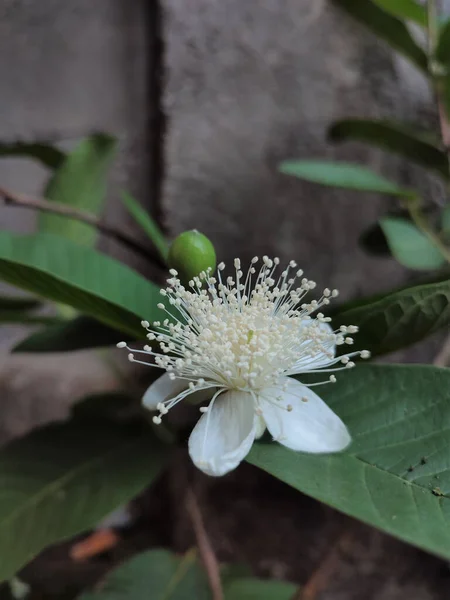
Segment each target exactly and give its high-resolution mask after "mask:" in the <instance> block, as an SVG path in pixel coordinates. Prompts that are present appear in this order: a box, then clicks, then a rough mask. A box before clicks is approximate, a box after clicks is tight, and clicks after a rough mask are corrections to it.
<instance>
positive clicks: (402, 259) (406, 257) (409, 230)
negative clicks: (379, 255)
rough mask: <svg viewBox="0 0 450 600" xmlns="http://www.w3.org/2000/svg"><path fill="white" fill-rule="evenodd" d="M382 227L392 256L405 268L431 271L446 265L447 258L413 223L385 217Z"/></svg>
mask: <svg viewBox="0 0 450 600" xmlns="http://www.w3.org/2000/svg"><path fill="white" fill-rule="evenodd" d="M380 225H381V228H382V230H383V233H384V235H385V236H386V239H387V242H388V244H389V248H390V250H391V252H392V255H393V256H394V257H395V258H396V259H397V260H398V262H399V263H400V264H402V265H403V266H405V267H408V268H409V269H417V270H419V271H429V270H432V269H439V268H440V267H442V266H444V265H445V262H446V260H445V256H443V255H442V254H441V252H440V250H439V249H438V248H437V247H436V246H435V245H434V244H433V243H432V242H431V241H430V240H429V239H428V237H427V236H426V235H425V234H424V233H422V232H421V231H420V230H419V229H417V227H416V226H415V225H414V223H411V221H408V220H407V219H401V218H399V217H383V218H382V219H380Z"/></svg>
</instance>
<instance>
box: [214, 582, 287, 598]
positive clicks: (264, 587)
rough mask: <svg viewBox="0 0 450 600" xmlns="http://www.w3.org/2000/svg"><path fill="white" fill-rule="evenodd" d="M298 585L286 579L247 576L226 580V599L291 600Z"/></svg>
mask: <svg viewBox="0 0 450 600" xmlns="http://www.w3.org/2000/svg"><path fill="white" fill-rule="evenodd" d="M297 589H298V586H295V585H294V584H293V583H286V582H284V581H274V580H265V579H255V578H251V577H249V578H245V579H235V580H232V581H229V582H225V585H224V593H225V600H291V599H292V598H293V597H294V594H295V592H296V591H297Z"/></svg>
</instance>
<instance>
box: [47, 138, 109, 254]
mask: <svg viewBox="0 0 450 600" xmlns="http://www.w3.org/2000/svg"><path fill="white" fill-rule="evenodd" d="M115 151H116V141H115V139H114V138H113V137H111V136H109V135H104V134H95V135H92V136H90V137H89V138H86V139H85V140H83V141H82V142H80V144H79V145H78V146H77V147H76V148H75V150H73V151H72V152H71V153H70V154H68V155H67V157H66V159H65V160H64V162H63V163H62V165H61V166H60V168H59V169H58V170H57V171H56V173H55V174H54V176H53V177H52V179H51V180H50V182H49V184H48V186H47V190H46V193H45V196H46V198H47V199H48V200H53V201H55V202H58V203H60V204H67V205H69V206H71V207H74V208H77V209H82V210H86V211H89V212H91V213H94V214H98V213H99V212H100V211H101V209H102V206H103V201H104V198H105V194H106V175H107V172H108V168H109V166H110V164H111V161H112V159H113V158H114V155H115ZM39 230H40V231H41V232H46V233H56V234H58V235H62V236H64V237H67V238H68V239H70V240H72V241H74V242H77V243H78V244H85V245H87V246H90V245H93V243H94V241H95V239H96V233H97V232H96V231H95V229H94V228H93V227H91V226H90V225H86V224H84V223H80V222H79V221H77V220H74V219H70V218H66V217H60V216H57V215H53V214H50V213H42V214H40V216H39Z"/></svg>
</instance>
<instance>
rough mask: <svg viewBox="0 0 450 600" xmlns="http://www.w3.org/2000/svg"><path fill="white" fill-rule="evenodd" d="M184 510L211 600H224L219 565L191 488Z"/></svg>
mask: <svg viewBox="0 0 450 600" xmlns="http://www.w3.org/2000/svg"><path fill="white" fill-rule="evenodd" d="M186 508H187V511H188V514H189V517H190V519H191V521H192V527H193V529H194V533H195V537H196V539H197V546H198V551H199V553H200V557H201V559H202V561H203V565H204V567H205V571H206V574H207V576H208V581H209V586H210V588H211V592H212V598H213V600H224V596H223V590H222V583H221V581H220V570H219V563H218V562H217V558H216V555H215V554H214V550H213V548H212V546H211V542H210V541H209V537H208V534H207V533H206V529H205V525H204V523H203V517H202V514H201V512H200V508H199V506H198V502H197V498H196V497H195V494H194V492H193V490H192V489H191V488H188V490H187V494H186Z"/></svg>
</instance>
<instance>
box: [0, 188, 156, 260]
mask: <svg viewBox="0 0 450 600" xmlns="http://www.w3.org/2000/svg"><path fill="white" fill-rule="evenodd" d="M0 196H1V197H3V199H4V201H5V203H6V204H11V205H13V206H18V207H21V208H28V209H32V210H40V211H43V212H49V213H52V214H55V215H60V216H61V217H66V218H68V219H75V220H76V221H80V222H82V223H86V225H90V226H91V227H95V229H97V230H98V231H100V232H101V233H103V234H104V235H106V236H108V237H110V238H112V239H115V240H116V241H118V242H120V243H121V244H122V245H123V246H126V247H127V248H129V249H130V250H132V251H133V252H135V253H137V254H139V255H141V256H143V257H144V258H145V259H146V260H148V261H150V262H151V263H152V264H153V265H154V266H156V267H158V268H159V269H166V268H167V266H166V264H165V263H164V261H163V260H162V259H161V257H160V255H159V253H157V252H155V251H154V250H153V249H150V248H146V247H145V246H143V245H141V244H140V243H139V242H137V241H136V240H135V239H134V238H133V235H132V234H131V233H130V234H129V233H126V232H124V231H121V230H119V229H116V228H115V227H113V226H111V225H107V224H106V223H102V222H101V221H100V220H99V219H98V218H97V217H96V216H95V215H93V214H92V213H89V212H86V211H82V210H79V209H76V208H73V207H71V206H66V205H65V204H61V203H58V202H53V201H52V202H50V201H49V200H47V199H45V198H34V197H31V196H27V195H25V194H19V193H17V192H14V191H11V190H8V189H6V188H3V187H0Z"/></svg>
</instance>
